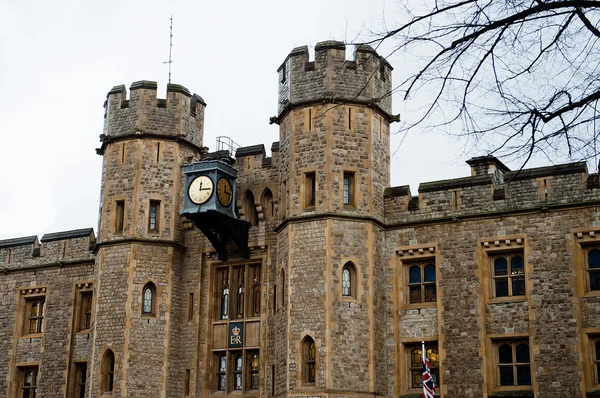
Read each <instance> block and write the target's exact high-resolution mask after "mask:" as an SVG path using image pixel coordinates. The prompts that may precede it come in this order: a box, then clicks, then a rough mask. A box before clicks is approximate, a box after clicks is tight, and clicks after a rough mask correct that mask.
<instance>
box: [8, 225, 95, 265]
mask: <svg viewBox="0 0 600 398" xmlns="http://www.w3.org/2000/svg"><path fill="white" fill-rule="evenodd" d="M95 245H96V236H95V234H94V230H93V229H92V228H85V229H77V230H72V231H63V232H55V233H49V234H45V235H44V236H42V239H41V243H40V240H38V237H37V236H35V235H33V236H26V237H22V238H14V239H5V240H0V272H8V271H14V270H27V269H38V268H47V267H52V266H68V265H77V264H81V263H90V264H91V263H93V261H94V249H95Z"/></svg>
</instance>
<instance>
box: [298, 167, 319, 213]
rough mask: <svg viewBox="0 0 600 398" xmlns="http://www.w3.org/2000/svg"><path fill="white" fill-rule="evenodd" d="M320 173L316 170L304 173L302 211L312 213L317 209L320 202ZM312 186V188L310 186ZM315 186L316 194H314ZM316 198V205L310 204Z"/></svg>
mask: <svg viewBox="0 0 600 398" xmlns="http://www.w3.org/2000/svg"><path fill="white" fill-rule="evenodd" d="M318 175H319V173H318V171H317V169H315V168H311V169H306V170H304V172H303V173H302V183H301V184H300V197H301V198H302V210H306V211H312V210H315V209H316V207H317V203H318V201H319V182H318ZM309 184H310V186H309ZM313 186H314V192H313ZM313 197H314V203H310V202H311V200H312V198H313Z"/></svg>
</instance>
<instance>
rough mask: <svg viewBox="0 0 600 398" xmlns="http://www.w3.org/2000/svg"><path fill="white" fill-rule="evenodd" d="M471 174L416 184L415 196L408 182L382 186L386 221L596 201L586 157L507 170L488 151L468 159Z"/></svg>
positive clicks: (428, 219)
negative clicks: (416, 191)
mask: <svg viewBox="0 0 600 398" xmlns="http://www.w3.org/2000/svg"><path fill="white" fill-rule="evenodd" d="M467 163H468V164H469V165H470V166H471V171H472V175H471V176H470V177H462V178H454V179H450V180H441V181H432V182H426V183H421V184H420V185H419V192H418V195H414V196H413V195H412V194H411V192H410V188H409V187H408V186H400V187H393V188H387V189H386V190H385V195H384V201H385V222H386V224H388V225H394V224H403V223H423V222H440V221H442V220H445V219H447V220H452V219H453V220H457V219H460V218H465V217H473V216H475V217H481V216H491V215H493V214H498V215H502V214H509V213H518V212H529V211H549V210H551V209H558V208H564V207H569V206H578V205H586V204H597V203H598V201H599V200H598V197H599V194H600V184H599V183H598V176H597V174H592V175H589V174H588V170H587V165H586V163H585V162H576V163H568V164H562V165H556V166H548V167H538V168H531V169H523V170H519V171H511V170H510V169H509V168H508V167H506V166H505V165H504V164H502V162H500V161H499V160H498V159H496V158H495V157H492V156H481V157H475V158H472V159H470V160H468V161H467Z"/></svg>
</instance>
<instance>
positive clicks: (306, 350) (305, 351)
mask: <svg viewBox="0 0 600 398" xmlns="http://www.w3.org/2000/svg"><path fill="white" fill-rule="evenodd" d="M302 358H303V361H302V363H303V366H302V381H303V382H304V384H314V383H315V379H316V375H317V347H316V345H315V341H314V340H313V339H312V337H310V336H306V337H305V338H304V341H303V342H302Z"/></svg>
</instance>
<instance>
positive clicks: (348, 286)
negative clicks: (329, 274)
mask: <svg viewBox="0 0 600 398" xmlns="http://www.w3.org/2000/svg"><path fill="white" fill-rule="evenodd" d="M357 287H358V286H357V280H356V267H355V266H354V264H352V263H351V262H348V263H346V264H345V265H344V267H343V268H342V296H344V297H353V298H356V291H357Z"/></svg>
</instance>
